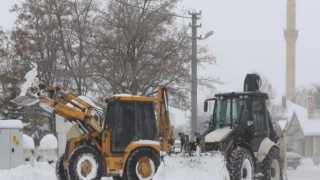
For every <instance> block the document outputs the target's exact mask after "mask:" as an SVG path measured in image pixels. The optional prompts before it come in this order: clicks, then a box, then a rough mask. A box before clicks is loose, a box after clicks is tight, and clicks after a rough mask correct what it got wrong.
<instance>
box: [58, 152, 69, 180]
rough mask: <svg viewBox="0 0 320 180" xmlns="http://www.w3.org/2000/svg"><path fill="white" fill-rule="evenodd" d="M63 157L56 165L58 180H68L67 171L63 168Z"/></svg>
mask: <svg viewBox="0 0 320 180" xmlns="http://www.w3.org/2000/svg"><path fill="white" fill-rule="evenodd" d="M63 156H64V154H62V155H61V156H60V157H59V159H58V161H57V164H56V176H57V179H58V180H68V176H67V173H68V172H67V171H66V170H65V169H64V167H63Z"/></svg>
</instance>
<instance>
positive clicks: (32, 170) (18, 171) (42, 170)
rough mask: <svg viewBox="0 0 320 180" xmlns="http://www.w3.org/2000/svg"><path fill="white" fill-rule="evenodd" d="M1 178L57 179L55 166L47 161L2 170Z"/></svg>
mask: <svg viewBox="0 0 320 180" xmlns="http://www.w3.org/2000/svg"><path fill="white" fill-rule="evenodd" d="M0 179H6V180H44V179H45V180H56V175H55V170H54V166H53V165H50V164H48V163H47V162H39V163H35V164H34V166H31V165H30V164H27V165H21V166H18V167H17V168H14V169H10V170H0Z"/></svg>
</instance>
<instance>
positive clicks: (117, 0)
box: [115, 0, 191, 19]
mask: <svg viewBox="0 0 320 180" xmlns="http://www.w3.org/2000/svg"><path fill="white" fill-rule="evenodd" d="M115 1H116V2H118V3H121V4H125V5H127V6H131V7H135V8H138V9H142V8H141V7H139V6H136V5H133V4H129V3H126V2H122V1H119V0H115ZM146 10H147V11H150V12H153V13H158V14H162V15H166V16H173V17H179V18H185V19H191V17H187V16H182V15H178V14H173V13H164V12H159V11H156V10H149V9H146Z"/></svg>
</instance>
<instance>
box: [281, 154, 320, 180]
mask: <svg viewBox="0 0 320 180" xmlns="http://www.w3.org/2000/svg"><path fill="white" fill-rule="evenodd" d="M287 174H288V179H289V180H319V179H320V166H314V165H313V162H312V159H311V158H307V159H302V161H301V165H300V166H298V167H297V169H296V170H293V169H291V168H288V169H287Z"/></svg>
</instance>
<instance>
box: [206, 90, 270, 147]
mask: <svg viewBox="0 0 320 180" xmlns="http://www.w3.org/2000/svg"><path fill="white" fill-rule="evenodd" d="M267 99H268V95H267V94H266V93H261V92H240V93H235V92H233V93H223V94H216V96H215V98H213V99H208V100H206V101H205V109H204V110H205V111H207V110H208V101H214V108H213V113H212V115H211V117H210V121H209V127H208V129H207V131H206V132H205V134H204V136H205V142H206V143H207V144H208V146H207V147H208V148H209V149H207V150H214V149H215V150H217V148H218V147H217V146H216V147H214V144H216V145H218V144H219V143H221V142H222V141H223V140H225V139H228V138H227V137H228V136H229V135H231V134H232V133H236V132H234V130H235V129H236V128H239V129H242V130H241V131H238V132H237V133H241V134H238V135H237V136H236V137H237V139H236V140H237V141H238V142H245V143H248V144H250V145H251V147H252V148H253V150H254V151H258V148H259V145H260V142H261V141H262V140H263V139H264V138H265V137H269V135H270V132H271V131H272V130H271V129H273V127H272V124H271V119H270V116H269V113H268V110H267V107H266V106H267V105H266V100H267ZM209 142H211V143H209Z"/></svg>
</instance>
